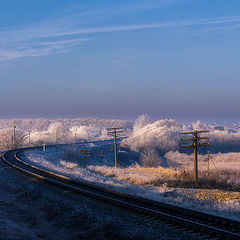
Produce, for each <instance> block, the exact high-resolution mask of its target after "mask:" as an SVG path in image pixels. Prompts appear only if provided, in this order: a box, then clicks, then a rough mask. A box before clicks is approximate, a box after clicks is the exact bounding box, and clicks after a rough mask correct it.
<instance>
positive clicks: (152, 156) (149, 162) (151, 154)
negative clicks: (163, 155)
mask: <svg viewBox="0 0 240 240" xmlns="http://www.w3.org/2000/svg"><path fill="white" fill-rule="evenodd" d="M140 161H141V164H142V165H143V166H144V167H157V166H159V165H161V162H162V161H161V159H160V157H159V156H158V153H157V151H156V150H155V149H146V150H145V151H144V152H143V153H141V160H140Z"/></svg>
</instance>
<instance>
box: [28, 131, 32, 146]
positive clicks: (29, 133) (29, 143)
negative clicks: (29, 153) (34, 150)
mask: <svg viewBox="0 0 240 240" xmlns="http://www.w3.org/2000/svg"><path fill="white" fill-rule="evenodd" d="M30 135H31V132H30V131H28V146H29V147H30V146H31V139H30Z"/></svg>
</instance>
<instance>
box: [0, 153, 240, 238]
mask: <svg viewBox="0 0 240 240" xmlns="http://www.w3.org/2000/svg"><path fill="white" fill-rule="evenodd" d="M23 150H26V149H21V150H11V151H8V152H5V153H4V154H3V155H2V159H3V161H5V162H6V163H7V164H9V165H11V166H12V167H14V168H16V169H18V170H20V171H22V172H25V173H27V174H30V175H32V176H34V177H37V178H41V179H43V180H45V181H48V182H51V183H53V184H56V185H60V186H62V187H64V188H66V189H70V190H72V191H75V192H78V193H80V194H84V195H87V196H89V197H92V198H94V199H96V200H100V201H103V202H106V203H108V204H111V205H115V206H117V207H120V208H122V209H126V210H128V211H131V212H134V213H137V214H140V215H141V216H144V217H145V216H146V217H149V218H151V219H154V220H159V221H160V222H165V223H167V224H171V225H174V226H175V227H178V228H179V227H180V228H182V229H184V230H190V231H192V232H194V233H197V235H200V236H201V235H202V237H203V238H201V237H200V239H206V238H214V239H238V240H239V239H240V222H239V221H235V220H231V219H227V218H223V217H219V216H215V215H211V214H207V213H204V212H201V211H195V210H190V209H186V208H182V207H178V206H174V205H170V204H166V203H160V202H158V201H153V200H148V199H145V198H140V197H136V196H132V195H130V194H126V193H122V192H118V191H115V190H111V189H107V188H103V187H99V186H96V185H94V184H90V183H87V182H78V181H75V180H73V179H71V178H69V177H66V176H63V175H60V174H57V173H53V172H50V171H47V170H44V169H40V168H38V167H36V166H33V165H30V164H28V163H26V162H24V161H23V160H21V158H20V153H21V152H22V151H23Z"/></svg>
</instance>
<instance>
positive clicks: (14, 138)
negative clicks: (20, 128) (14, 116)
mask: <svg viewBox="0 0 240 240" xmlns="http://www.w3.org/2000/svg"><path fill="white" fill-rule="evenodd" d="M15 148H16V125H15V123H14V124H13V149H15Z"/></svg>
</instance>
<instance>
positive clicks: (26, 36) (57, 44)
mask: <svg viewBox="0 0 240 240" xmlns="http://www.w3.org/2000/svg"><path fill="white" fill-rule="evenodd" d="M189 1H193V0H170V1H167V0H162V1H155V0H153V1H149V2H148V3H147V4H146V1H140V2H138V3H136V2H135V4H133V5H132V7H130V10H129V11H138V10H148V9H153V8H157V7H163V6H170V5H174V4H180V3H184V2H189ZM99 11H100V10H99ZM118 11H119V12H122V13H123V12H124V11H125V10H124V7H122V9H120V10H118ZM86 14H87V15H89V16H88V18H87V19H89V17H90V16H91V14H93V13H92V12H82V13H80V14H72V15H68V16H63V17H58V18H56V19H51V20H47V21H44V22H39V23H35V24H32V25H29V26H26V27H25V28H21V29H15V30H5V31H0V36H1V37H0V60H1V61H3V60H11V59H16V58H21V57H33V56H44V55H50V54H59V53H64V52H70V51H73V50H74V49H76V48H78V47H79V46H82V45H83V44H85V43H86V42H88V41H89V40H90V38H89V35H94V34H95V36H94V38H97V36H96V34H103V33H114V32H123V31H137V30H144V29H145V30H146V29H152V30H154V29H171V30H172V29H178V30H181V29H184V30H186V29H193V27H194V28H195V29H206V28H207V27H212V28H214V27H215V28H216V29H218V30H221V28H231V27H233V26H235V27H236V25H240V24H239V23H240V16H228V17H221V18H203V19H194V20H179V21H162V22H158V23H149V24H126V25H109V26H106V25H102V26H99V24H98V26H97V27H96V24H92V22H91V21H90V23H88V24H86V22H87V20H86V19H85V18H82V16H83V15H85V16H86ZM82 19H84V20H82ZM89 24H90V26H89ZM86 25H87V26H88V27H86ZM91 26H92V27H91ZM82 35H87V37H83V36H82Z"/></svg>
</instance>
